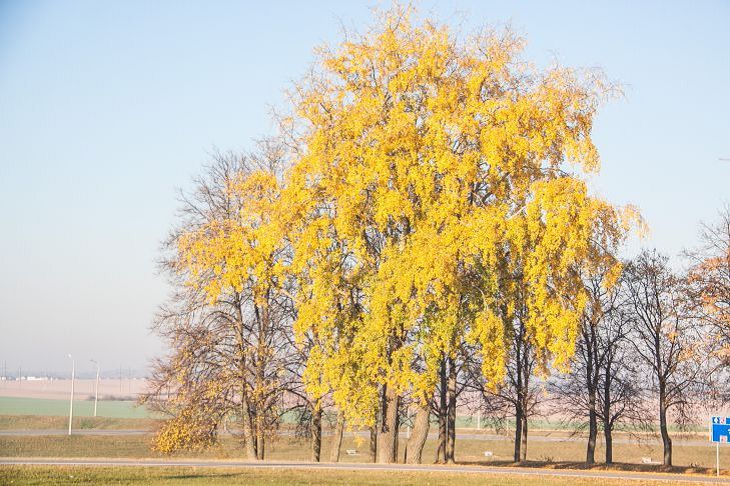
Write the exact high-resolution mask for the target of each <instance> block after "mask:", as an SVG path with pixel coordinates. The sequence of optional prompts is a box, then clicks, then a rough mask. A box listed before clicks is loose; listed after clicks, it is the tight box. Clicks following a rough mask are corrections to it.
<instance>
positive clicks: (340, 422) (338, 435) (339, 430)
mask: <svg viewBox="0 0 730 486" xmlns="http://www.w3.org/2000/svg"><path fill="white" fill-rule="evenodd" d="M344 433H345V416H344V415H343V414H342V412H340V413H338V414H337V425H336V426H335V435H334V437H333V438H332V451H331V453H330V461H332V462H340V449H342V436H343V435H344Z"/></svg>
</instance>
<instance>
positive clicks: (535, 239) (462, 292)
mask: <svg viewBox="0 0 730 486" xmlns="http://www.w3.org/2000/svg"><path fill="white" fill-rule="evenodd" d="M522 46H523V40H522V39H520V38H519V37H516V36H514V35H513V34H512V33H510V32H509V31H505V32H501V33H491V32H490V33H481V34H479V35H475V36H472V37H467V38H463V39H461V40H459V38H457V36H456V35H454V34H453V33H452V32H450V31H449V29H448V28H447V27H446V26H443V25H439V24H438V23H435V22H432V21H418V20H417V19H416V16H415V14H414V12H413V11H412V10H411V9H409V8H400V7H395V8H394V9H392V10H389V11H387V12H383V13H381V14H380V15H379V17H378V20H377V22H376V23H375V24H374V26H373V27H372V28H371V29H370V30H369V31H367V32H365V33H363V34H360V35H350V36H348V37H347V39H346V40H345V41H343V42H342V43H340V44H339V45H337V46H335V47H332V48H322V49H321V50H319V52H318V57H317V62H316V65H315V68H314V69H313V71H312V74H311V75H310V76H309V77H307V78H306V79H304V80H303V81H302V82H301V83H300V84H299V85H298V86H297V89H296V90H295V91H294V95H293V103H294V110H293V113H292V116H291V117H290V118H288V119H285V120H284V122H285V130H286V133H290V134H292V137H293V142H294V144H295V146H296V147H297V148H298V155H297V158H296V161H295V164H294V167H293V168H292V170H291V171H290V173H289V175H288V180H287V184H286V185H287V187H286V188H285V189H284V193H283V197H282V201H285V203H286V204H287V205H288V208H289V209H288V211H287V214H288V217H290V218H291V224H290V228H291V232H292V235H293V236H292V237H291V241H292V242H293V246H294V255H295V258H294V265H293V267H292V269H293V271H294V272H295V273H296V274H297V275H298V276H299V278H300V290H302V291H301V292H300V293H299V294H298V296H297V299H298V317H297V321H296V323H295V331H296V332H297V333H298V335H299V336H300V339H303V336H306V335H309V336H316V343H318V344H317V346H315V348H314V349H312V352H311V354H310V356H309V361H308V367H307V376H308V378H309V379H308V386H309V387H310V389H311V390H312V391H313V392H314V393H316V394H322V393H324V392H326V391H330V390H331V391H332V392H333V398H334V401H335V403H336V405H337V407H338V408H339V409H340V410H341V411H342V412H343V413H344V414H345V416H346V417H347V419H348V421H349V422H350V423H351V424H352V425H365V426H371V427H372V426H375V425H376V416H377V414H380V416H381V419H380V421H379V422H378V424H377V427H378V437H379V439H378V450H379V451H378V456H379V460H380V461H382V462H392V461H395V460H396V454H397V450H398V439H397V437H398V436H397V432H398V414H397V411H398V407H399V403H400V402H401V400H402V399H403V397H404V396H406V395H410V396H411V397H413V399H414V400H415V406H416V408H417V410H418V411H417V414H416V415H417V417H420V420H418V418H417V422H418V423H420V424H421V425H422V427H425V428H426V430H427V427H428V420H427V418H428V410H429V408H428V407H429V401H430V399H431V396H432V394H433V390H434V386H435V382H436V379H437V376H438V369H439V367H440V366H441V364H442V363H443V362H444V360H448V359H454V358H455V356H456V355H457V352H458V349H459V347H460V346H461V345H462V344H463V343H464V342H466V341H470V342H473V343H475V344H476V345H477V346H478V349H479V352H480V354H481V358H482V366H481V369H482V372H483V375H484V377H485V378H486V380H487V381H488V383H490V386H493V387H498V386H499V384H500V382H501V380H502V378H503V376H504V373H505V366H506V362H507V358H508V356H509V353H510V347H509V344H508V343H509V339H508V337H509V336H508V333H509V328H510V326H511V321H512V320H513V319H516V318H521V319H524V325H525V327H526V329H527V336H528V337H527V339H529V340H530V341H531V343H533V344H534V346H535V349H536V352H537V353H538V357H539V358H540V360H542V361H543V362H547V360H548V359H549V358H554V359H555V361H556V362H557V364H558V365H565V364H566V363H567V362H568V360H569V358H570V356H571V354H572V352H573V346H574V342H575V338H576V333H577V326H578V322H579V317H580V315H581V312H582V309H583V306H584V305H585V301H586V298H585V296H584V289H583V287H582V285H581V284H580V281H579V279H578V278H577V277H576V275H575V271H574V269H575V267H576V265H578V264H583V263H585V262H588V261H590V260H591V258H592V249H593V248H595V245H593V244H592V241H594V240H595V235H596V234H597V233H599V234H602V235H603V236H601V238H614V237H616V236H617V235H619V234H620V233H621V232H623V231H625V230H626V229H627V224H628V223H627V222H628V219H629V217H628V213H624V212H622V211H620V210H616V209H614V208H613V207H611V206H610V205H609V204H607V203H605V202H603V201H601V200H599V199H597V198H596V197H593V196H591V195H590V194H589V192H588V190H587V188H586V183H585V180H584V175H585V174H588V173H594V172H596V171H597V170H598V168H599V157H598V153H597V151H596V148H595V147H594V145H593V142H592V140H591V129H592V125H593V118H594V115H595V113H596V109H597V107H598V104H599V102H600V101H601V99H602V97H603V96H604V95H606V94H607V91H608V90H609V87H608V86H607V85H606V84H605V83H603V81H602V78H601V77H600V76H596V75H594V74H592V73H581V72H576V71H573V70H570V69H566V68H562V67H554V68H551V69H547V70H536V69H534V68H532V67H531V66H530V65H529V64H528V63H526V62H524V61H523V60H522V59H521V58H520V52H521V49H522ZM424 417H425V418H426V420H423V418H424ZM420 432H421V433H417V434H414V435H415V436H416V437H418V441H420V444H419V443H417V442H414V443H411V444H409V445H408V458H407V459H408V461H409V462H417V461H420V454H421V450H422V447H423V440H425V435H424V434H423V433H422V431H420Z"/></svg>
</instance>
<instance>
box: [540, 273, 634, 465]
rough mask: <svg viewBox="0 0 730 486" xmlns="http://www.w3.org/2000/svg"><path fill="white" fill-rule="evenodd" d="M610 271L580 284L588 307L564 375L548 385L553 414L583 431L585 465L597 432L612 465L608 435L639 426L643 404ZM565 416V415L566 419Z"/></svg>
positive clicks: (591, 456) (591, 458) (591, 460)
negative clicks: (624, 425)
mask: <svg viewBox="0 0 730 486" xmlns="http://www.w3.org/2000/svg"><path fill="white" fill-rule="evenodd" d="M610 271H611V268H610V267H604V268H603V269H601V270H600V271H598V272H596V273H595V274H594V275H591V276H589V277H586V278H584V285H585V289H586V292H587V295H588V305H587V306H586V309H585V310H584V313H583V316H582V317H581V324H580V329H579V337H578V341H577V343H576V350H575V355H574V357H573V360H572V362H571V370H570V372H569V373H568V374H566V375H562V376H557V377H555V378H554V379H553V380H552V381H551V382H550V390H551V394H552V395H554V396H555V397H556V399H557V404H556V410H559V411H560V413H561V414H562V415H564V418H565V419H567V420H568V421H570V422H573V423H578V424H579V428H578V430H585V429H587V430H588V441H587V444H586V463H587V464H593V463H595V450H596V442H597V437H598V432H599V428H602V429H603V433H604V437H605V441H606V463H607V464H610V463H611V462H612V461H613V448H612V444H613V440H612V432H613V430H614V428H615V426H616V424H617V423H618V422H619V421H625V422H628V423H630V424H632V425H639V424H641V423H643V422H642V414H641V409H642V404H643V398H642V394H641V393H640V390H639V389H638V387H637V386H636V381H635V380H636V366H635V365H634V363H633V361H632V359H631V358H630V357H629V356H627V353H628V351H629V350H630V347H631V344H630V343H629V342H628V334H629V326H628V324H627V322H626V319H625V317H624V316H623V315H622V312H621V302H620V301H619V287H618V286H609V285H608V284H607V278H609V272H610ZM566 414H567V415H566Z"/></svg>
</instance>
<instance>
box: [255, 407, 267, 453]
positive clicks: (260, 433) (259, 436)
mask: <svg viewBox="0 0 730 486" xmlns="http://www.w3.org/2000/svg"><path fill="white" fill-rule="evenodd" d="M262 415H263V414H262V413H261V412H258V416H257V417H256V452H258V456H259V457H258V458H259V460H260V461H263V460H264V454H265V453H266V450H265V447H264V445H265V444H264V442H265V440H266V438H265V437H264V427H263V424H262V421H263V417H262Z"/></svg>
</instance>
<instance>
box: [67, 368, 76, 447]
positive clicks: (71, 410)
mask: <svg viewBox="0 0 730 486" xmlns="http://www.w3.org/2000/svg"><path fill="white" fill-rule="evenodd" d="M68 357H69V358H71V401H70V404H69V408H68V435H71V422H72V421H73V418H74V379H75V378H76V360H75V359H74V357H73V356H71V355H70V354H69V355H68Z"/></svg>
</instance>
